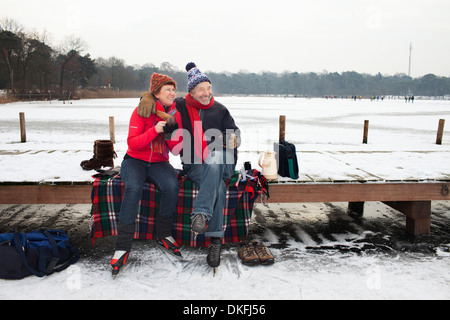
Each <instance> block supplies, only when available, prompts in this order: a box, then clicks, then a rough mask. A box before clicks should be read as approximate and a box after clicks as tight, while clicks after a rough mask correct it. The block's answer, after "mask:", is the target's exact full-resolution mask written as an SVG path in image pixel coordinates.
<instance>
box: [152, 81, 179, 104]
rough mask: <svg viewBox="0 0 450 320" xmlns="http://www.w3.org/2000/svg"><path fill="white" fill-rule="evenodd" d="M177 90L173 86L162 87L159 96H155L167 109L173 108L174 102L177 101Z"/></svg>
mask: <svg viewBox="0 0 450 320" xmlns="http://www.w3.org/2000/svg"><path fill="white" fill-rule="evenodd" d="M176 93H177V90H176V89H175V87H174V86H173V85H171V84H166V85H164V86H162V87H161V90H160V91H159V93H158V94H156V95H155V97H156V99H158V100H159V101H160V102H161V104H162V105H163V106H165V107H168V106H171V105H172V103H173V100H175V96H176Z"/></svg>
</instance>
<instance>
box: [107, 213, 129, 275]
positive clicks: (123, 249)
mask: <svg viewBox="0 0 450 320" xmlns="http://www.w3.org/2000/svg"><path fill="white" fill-rule="evenodd" d="M133 236H134V224H131V225H128V224H124V223H122V222H119V223H118V225H117V238H116V251H115V252H114V256H113V257H112V259H111V267H112V275H113V276H116V275H117V274H118V273H119V272H120V269H122V268H123V267H124V266H125V264H126V263H127V259H128V255H129V254H130V251H131V246H132V244H133Z"/></svg>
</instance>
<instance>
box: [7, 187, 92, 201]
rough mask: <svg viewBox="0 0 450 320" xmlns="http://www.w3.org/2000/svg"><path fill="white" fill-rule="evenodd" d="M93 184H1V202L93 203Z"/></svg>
mask: <svg viewBox="0 0 450 320" xmlns="http://www.w3.org/2000/svg"><path fill="white" fill-rule="evenodd" d="M91 192H92V185H0V204H47V203H48V204H64V203H65V204H83V203H91Z"/></svg>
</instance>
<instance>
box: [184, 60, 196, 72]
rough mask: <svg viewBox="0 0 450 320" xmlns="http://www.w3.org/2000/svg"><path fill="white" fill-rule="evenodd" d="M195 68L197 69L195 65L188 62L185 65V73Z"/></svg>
mask: <svg viewBox="0 0 450 320" xmlns="http://www.w3.org/2000/svg"><path fill="white" fill-rule="evenodd" d="M195 67H197V66H196V65H195V63H193V62H189V63H188V64H187V65H186V71H187V72H189V70H191V69H192V68H195Z"/></svg>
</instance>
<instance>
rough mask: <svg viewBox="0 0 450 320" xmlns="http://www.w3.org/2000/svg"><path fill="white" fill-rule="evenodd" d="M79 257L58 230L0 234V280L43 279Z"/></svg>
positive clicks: (64, 267)
mask: <svg viewBox="0 0 450 320" xmlns="http://www.w3.org/2000/svg"><path fill="white" fill-rule="evenodd" d="M79 257H80V255H79V254H78V250H77V249H76V248H75V247H74V246H73V245H72V243H71V242H70V239H69V237H68V236H67V234H66V233H65V232H64V231H61V230H40V231H33V232H30V233H22V232H15V233H3V234H0V279H23V278H25V277H27V276H30V275H32V274H34V275H36V276H38V277H43V276H46V275H50V274H52V273H53V272H55V271H58V272H59V271H62V270H64V269H66V268H67V267H68V266H70V265H71V264H74V263H76V262H77V261H78V259H79Z"/></svg>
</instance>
